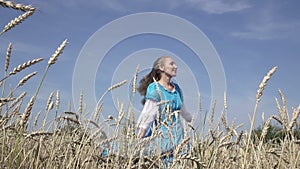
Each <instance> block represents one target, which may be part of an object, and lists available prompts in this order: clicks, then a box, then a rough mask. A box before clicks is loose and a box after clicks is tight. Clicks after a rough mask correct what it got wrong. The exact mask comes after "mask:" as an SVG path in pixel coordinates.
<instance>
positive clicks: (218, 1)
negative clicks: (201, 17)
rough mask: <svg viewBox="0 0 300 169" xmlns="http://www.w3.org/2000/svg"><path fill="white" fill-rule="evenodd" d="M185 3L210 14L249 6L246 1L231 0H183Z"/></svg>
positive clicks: (240, 9)
mask: <svg viewBox="0 0 300 169" xmlns="http://www.w3.org/2000/svg"><path fill="white" fill-rule="evenodd" d="M185 3H188V4H189V5H190V6H193V7H195V8H197V9H200V10H202V11H204V12H207V13H210V14H223V13H228V12H237V11H242V10H244V9H247V8H250V7H251V5H250V4H249V3H247V2H246V1H231V0H230V1H224V0H211V1H208V0H185Z"/></svg>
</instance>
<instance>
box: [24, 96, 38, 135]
mask: <svg viewBox="0 0 300 169" xmlns="http://www.w3.org/2000/svg"><path fill="white" fill-rule="evenodd" d="M34 101H35V97H34V96H33V97H31V99H30V101H29V102H28V104H27V106H26V108H25V111H24V113H23V115H22V116H21V120H20V126H21V128H22V129H24V127H25V125H26V123H27V121H28V118H29V116H30V114H31V110H32V107H33V104H34Z"/></svg>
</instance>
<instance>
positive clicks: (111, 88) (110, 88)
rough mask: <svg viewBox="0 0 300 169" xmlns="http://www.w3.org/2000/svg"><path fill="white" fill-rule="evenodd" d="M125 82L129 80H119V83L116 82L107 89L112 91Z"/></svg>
mask: <svg viewBox="0 0 300 169" xmlns="http://www.w3.org/2000/svg"><path fill="white" fill-rule="evenodd" d="M125 83H127V80H123V81H122V82H119V83H117V84H115V85H113V86H111V87H109V88H108V89H107V91H111V90H113V89H115V88H118V87H120V86H122V85H124V84H125Z"/></svg>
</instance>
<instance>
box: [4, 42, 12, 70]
mask: <svg viewBox="0 0 300 169" xmlns="http://www.w3.org/2000/svg"><path fill="white" fill-rule="evenodd" d="M11 50H12V44H11V43H9V44H8V47H7V52H6V57H5V72H6V71H7V70H8V66H9V60H10V56H11Z"/></svg>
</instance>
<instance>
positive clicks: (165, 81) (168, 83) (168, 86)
mask: <svg viewBox="0 0 300 169" xmlns="http://www.w3.org/2000/svg"><path fill="white" fill-rule="evenodd" d="M158 82H159V83H160V84H161V85H162V86H163V87H164V88H166V89H168V90H172V89H173V85H172V83H171V78H169V77H166V76H162V77H161V78H160V79H159V81H158Z"/></svg>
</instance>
